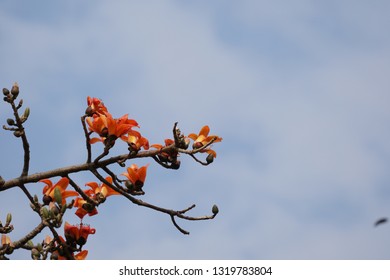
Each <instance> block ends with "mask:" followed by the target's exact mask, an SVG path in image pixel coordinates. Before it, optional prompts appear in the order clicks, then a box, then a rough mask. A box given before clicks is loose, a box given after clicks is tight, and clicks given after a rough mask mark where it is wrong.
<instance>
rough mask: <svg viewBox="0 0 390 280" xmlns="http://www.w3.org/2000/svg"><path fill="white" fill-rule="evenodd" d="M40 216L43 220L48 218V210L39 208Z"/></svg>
mask: <svg viewBox="0 0 390 280" xmlns="http://www.w3.org/2000/svg"><path fill="white" fill-rule="evenodd" d="M41 216H42V218H43V219H45V220H46V219H48V218H49V210H47V208H46V207H42V208H41Z"/></svg>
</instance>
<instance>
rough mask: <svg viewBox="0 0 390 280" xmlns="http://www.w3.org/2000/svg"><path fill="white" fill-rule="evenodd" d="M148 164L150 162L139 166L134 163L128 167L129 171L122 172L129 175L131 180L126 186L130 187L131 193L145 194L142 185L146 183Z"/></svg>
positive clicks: (126, 175)
mask: <svg viewBox="0 0 390 280" xmlns="http://www.w3.org/2000/svg"><path fill="white" fill-rule="evenodd" d="M148 166H149V164H147V165H145V166H142V167H140V168H138V166H137V165H136V164H132V165H131V166H130V167H128V168H127V172H124V173H122V174H121V175H124V176H125V177H127V179H128V180H129V181H128V184H126V187H127V188H128V189H129V192H130V193H131V194H133V195H140V194H144V192H143V191H142V187H143V186H144V183H145V179H146V171H147V169H148Z"/></svg>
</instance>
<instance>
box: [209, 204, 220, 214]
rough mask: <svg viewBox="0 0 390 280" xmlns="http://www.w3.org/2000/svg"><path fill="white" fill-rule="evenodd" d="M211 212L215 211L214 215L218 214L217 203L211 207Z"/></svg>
mask: <svg viewBox="0 0 390 280" xmlns="http://www.w3.org/2000/svg"><path fill="white" fill-rule="evenodd" d="M211 212H213V214H214V215H217V214H218V212H219V209H218V206H217V205H216V204H214V205H213V208H212V209H211Z"/></svg>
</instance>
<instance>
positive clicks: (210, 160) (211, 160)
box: [206, 154, 214, 164]
mask: <svg viewBox="0 0 390 280" xmlns="http://www.w3.org/2000/svg"><path fill="white" fill-rule="evenodd" d="M213 161H214V156H213V155H212V154H208V155H207V157H206V162H207V163H208V164H210V163H212V162H213Z"/></svg>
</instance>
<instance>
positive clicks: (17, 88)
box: [11, 82, 19, 99]
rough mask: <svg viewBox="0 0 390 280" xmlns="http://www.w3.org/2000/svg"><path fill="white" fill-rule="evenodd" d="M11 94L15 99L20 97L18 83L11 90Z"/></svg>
mask: <svg viewBox="0 0 390 280" xmlns="http://www.w3.org/2000/svg"><path fill="white" fill-rule="evenodd" d="M11 94H12V95H13V96H14V99H15V98H16V97H18V95H19V85H18V83H17V82H15V83H14V85H13V86H12V88H11Z"/></svg>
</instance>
